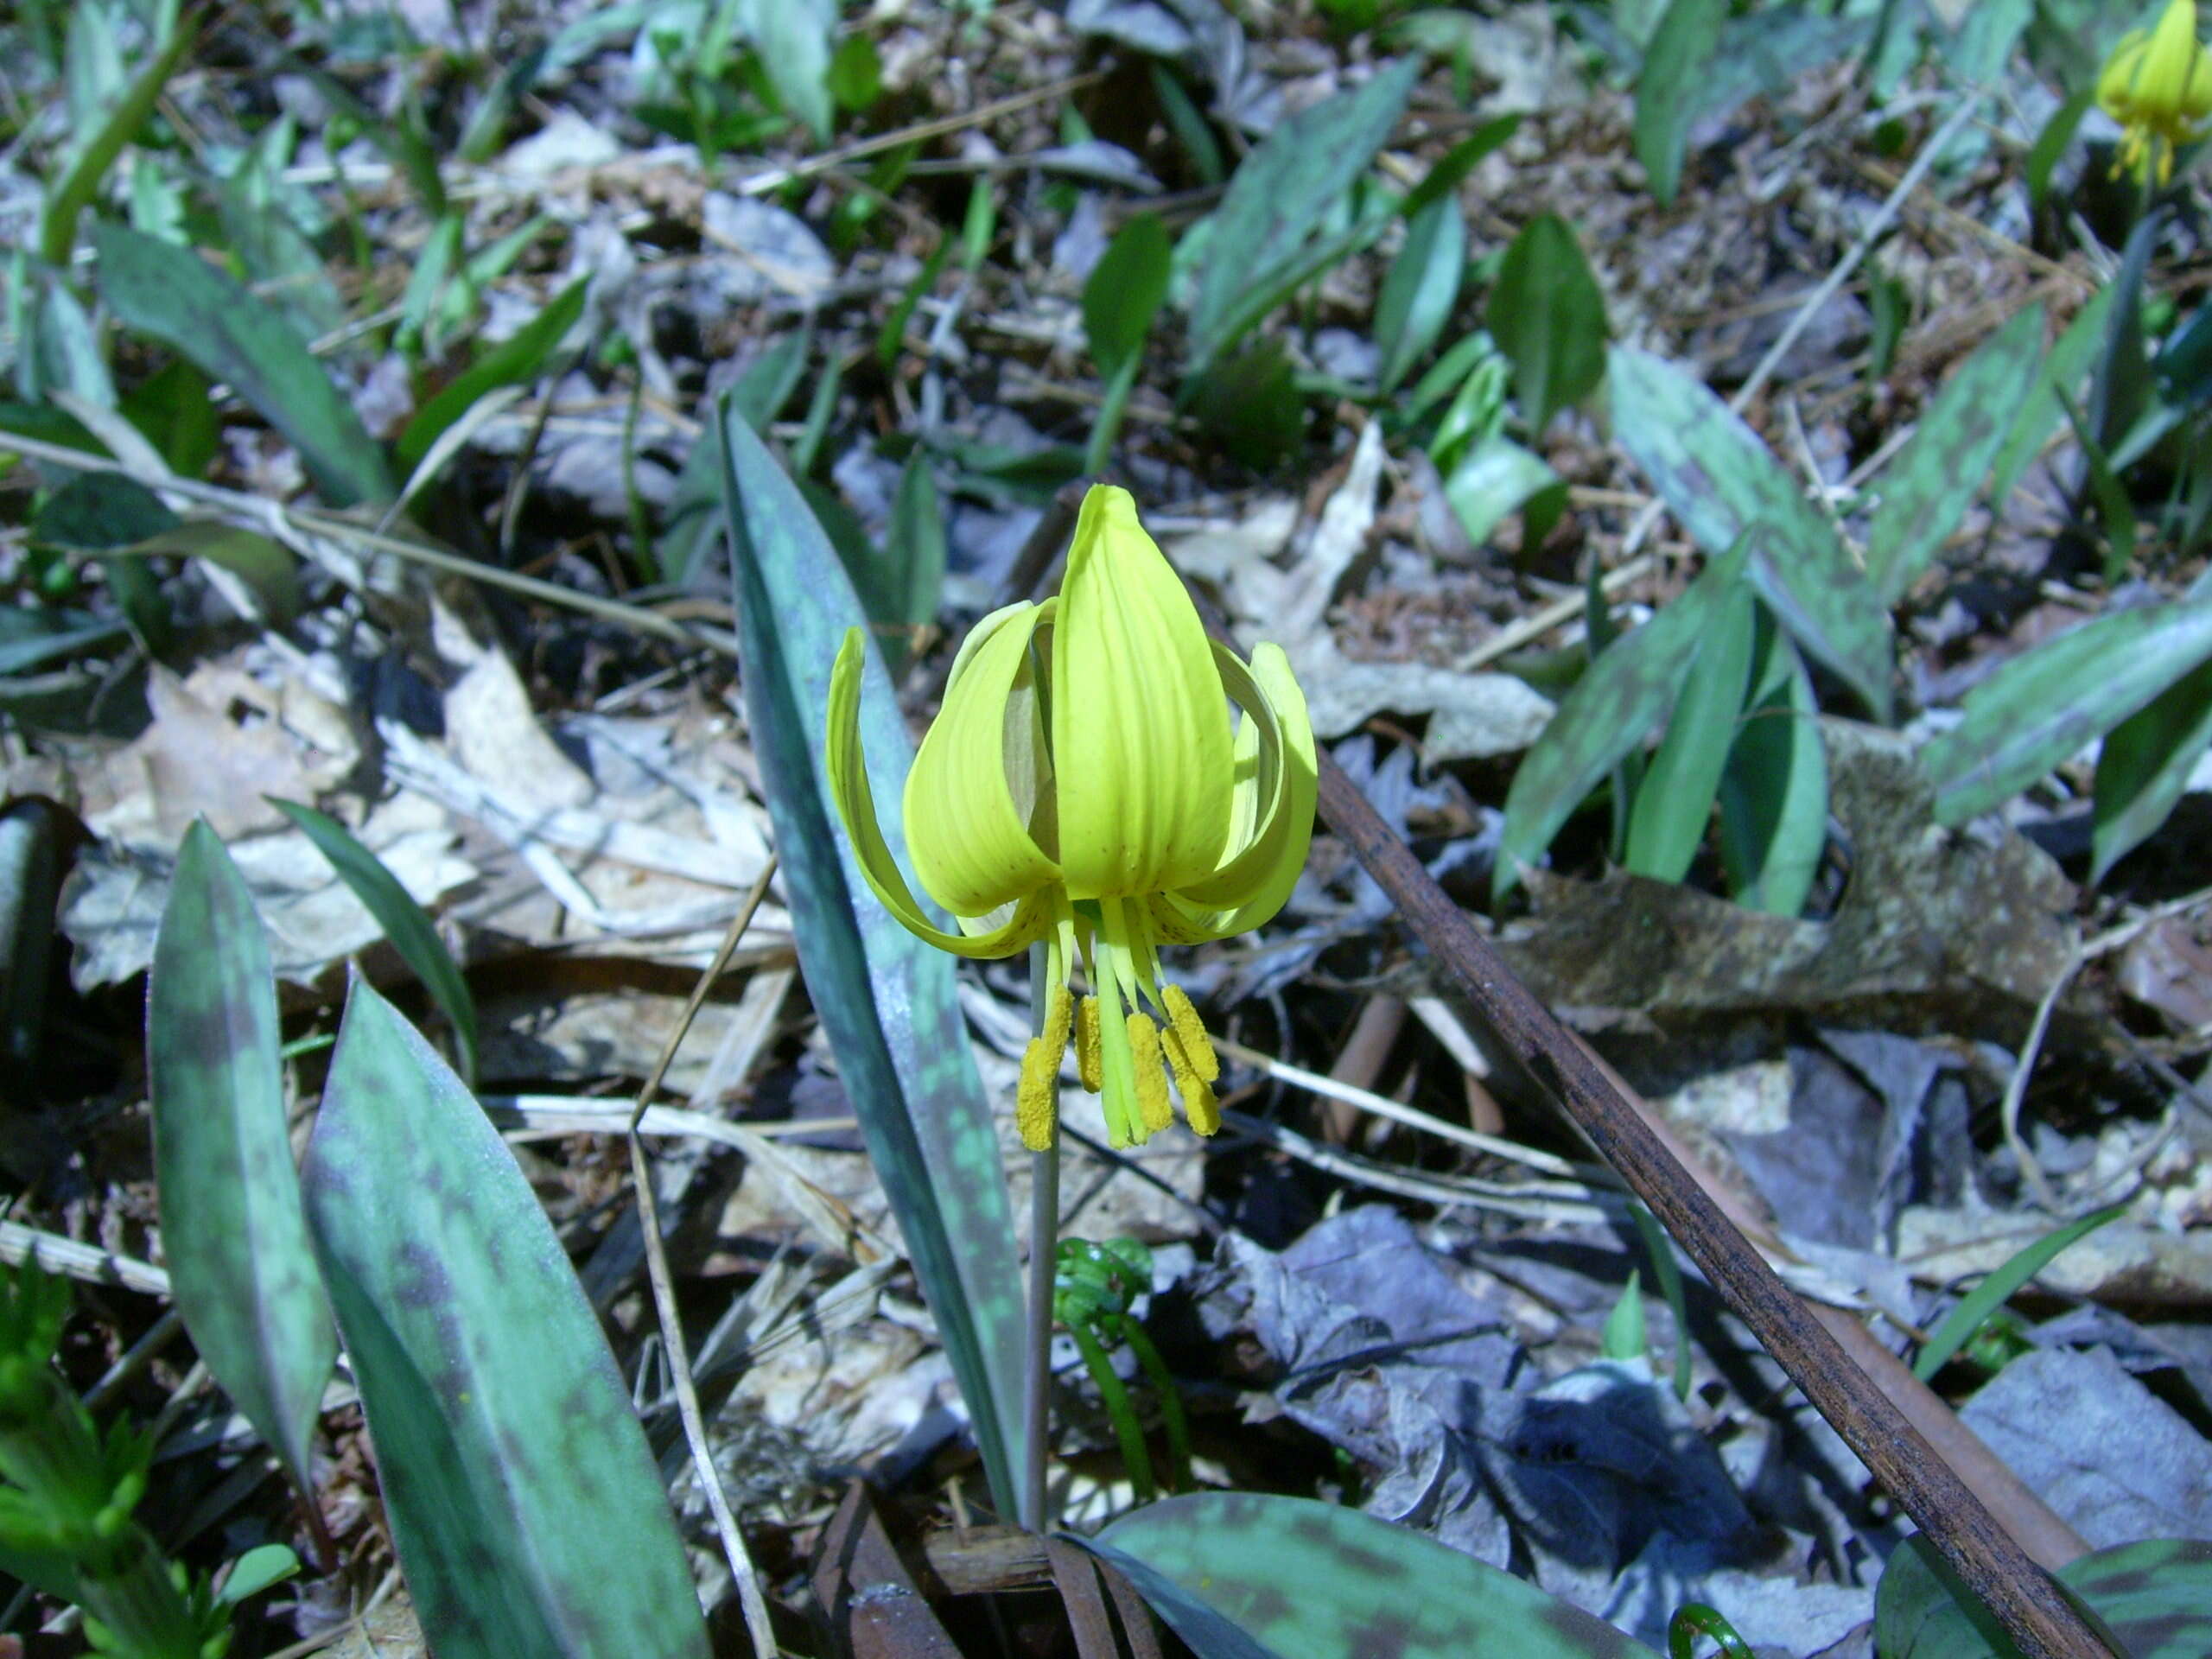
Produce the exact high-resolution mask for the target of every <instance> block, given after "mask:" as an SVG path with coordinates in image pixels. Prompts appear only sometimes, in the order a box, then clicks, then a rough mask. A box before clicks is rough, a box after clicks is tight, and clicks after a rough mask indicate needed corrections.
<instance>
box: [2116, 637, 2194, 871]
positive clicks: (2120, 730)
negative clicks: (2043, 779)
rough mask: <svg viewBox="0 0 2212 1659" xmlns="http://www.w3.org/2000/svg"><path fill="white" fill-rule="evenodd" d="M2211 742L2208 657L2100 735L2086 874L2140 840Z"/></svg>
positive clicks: (2164, 813) (2184, 786)
mask: <svg viewBox="0 0 2212 1659" xmlns="http://www.w3.org/2000/svg"><path fill="white" fill-rule="evenodd" d="M2208 748H2212V661H2208V662H2205V663H2201V664H2198V665H2197V666H2196V668H2193V669H2191V670H2190V671H2189V672H2188V673H2186V674H2184V675H2183V676H2182V677H2180V678H2179V679H2177V680H2176V681H2175V682H2174V683H2172V684H2171V685H2170V686H2168V687H2167V688H2166V689H2165V690H2163V691H2161V692H2160V693H2158V696H2155V697H2153V698H2152V700H2151V701H2150V702H2147V703H2145V705H2144V706H2143V707H2142V708H2141V709H2139V710H2138V711H2137V712H2136V713H2134V714H2133V715H2129V716H2128V717H2127V718H2126V720H2123V721H2120V724H2119V725H2117V726H2115V727H2113V728H2112V730H2111V731H2110V732H2108V733H2107V734H2106V736H2105V741H2104V747H2102V748H2101V749H2100V750H2099V751H2098V752H2097V788H2096V807H2095V812H2094V823H2093V827H2092V830H2091V845H2092V847H2093V848H2094V858H2093V860H2092V861H2091V863H2090V867H2089V871H2090V874H2089V879H2090V880H2093V881H2101V880H2104V879H2105V874H2106V873H2107V871H2109V870H2110V869H2111V868H2112V867H2113V865H2115V864H2117V863H2119V862H2120V860H2121V859H2123V858H2125V857H2126V856H2127V855H2128V854H2130V853H2132V852H2133V851H2134V850H2135V849H2136V848H2138V847H2139V846H2140V845H2142V843H2143V842H2144V841H2145V840H2146V839H2147V838H2148V837H2149V836H2151V834H2152V831H2154V830H2156V829H2158V826H2159V825H2160V824H2162V823H2164V822H2165V821H2166V818H2167V817H2168V815H2169V814H2171V812H2172V811H2173V810H2174V806H2175V804H2176V803H2177V802H2178V801H2179V800H2180V799H2181V798H2182V796H2183V793H2184V792H2186V791H2187V790H2188V788H2189V780H2190V775H2191V774H2192V773H2193V772H2196V763H2197V762H2198V761H2199V760H2202V759H2203V758H2204V754H2205V751H2206V750H2207V749H2208Z"/></svg>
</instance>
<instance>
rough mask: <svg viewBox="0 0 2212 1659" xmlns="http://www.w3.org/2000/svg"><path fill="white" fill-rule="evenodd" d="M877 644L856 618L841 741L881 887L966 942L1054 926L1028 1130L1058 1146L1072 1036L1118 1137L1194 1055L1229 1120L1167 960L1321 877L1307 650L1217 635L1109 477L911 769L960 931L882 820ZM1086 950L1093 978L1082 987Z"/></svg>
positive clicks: (1203, 1088)
mask: <svg viewBox="0 0 2212 1659" xmlns="http://www.w3.org/2000/svg"><path fill="white" fill-rule="evenodd" d="M864 650H865V645H864V644H863V641H862V639H861V631H860V630H859V629H857V628H855V629H853V630H851V631H849V632H848V633H847V634H846V636H845V642H844V645H843V648H842V650H841V651H839V652H838V653H837V663H836V669H835V670H834V671H833V672H832V674H831V676H830V683H829V741H828V745H827V747H828V760H829V779H830V791H831V793H832V794H833V795H834V796H835V797H836V802H837V810H838V813H839V815H840V816H841V817H842V818H843V820H844V823H845V832H846V834H847V835H848V836H850V837H851V840H852V843H853V847H854V849H855V853H856V854H857V855H858V861H859V864H860V867H861V873H862V874H864V875H865V876H866V877H867V879H868V886H869V887H872V888H873V889H874V892H875V896H876V897H877V898H878V899H880V900H882V902H883V905H884V907H885V908H886V909H887V910H888V911H889V912H891V914H892V915H893V916H894V917H896V918H898V920H899V923H900V924H901V925H904V926H905V927H906V930H907V931H909V932H911V933H913V934H915V935H916V936H917V937H918V938H922V939H925V940H926V941H927V942H928V943H930V944H933V945H936V946H938V948H939V949H941V950H950V951H952V952H954V953H955V954H956V955H958V956H963V957H1006V956H1011V955H1013V954H1014V952H1015V951H1017V950H1025V949H1027V948H1028V947H1029V946H1030V945H1032V944H1039V943H1041V944H1042V945H1043V947H1044V949H1043V951H1042V958H1043V963H1044V973H1045V980H1044V983H1043V985H1042V987H1041V988H1040V989H1039V995H1038V997H1037V1002H1038V1006H1039V1009H1040V1010H1041V1012H1040V1014H1039V1020H1038V1024H1039V1027H1040V1029H1039V1031H1038V1032H1037V1033H1036V1035H1035V1036H1034V1037H1033V1038H1032V1039H1031V1040H1030V1043H1029V1046H1028V1049H1027V1052H1026V1053H1025V1054H1024V1055H1023V1056H1022V1061H1021V1081H1020V1090H1019V1093H1018V1096H1017V1099H1018V1113H1017V1116H1018V1118H1019V1122H1020V1129H1021V1138H1022V1140H1023V1141H1024V1142H1025V1143H1026V1144H1027V1146H1029V1147H1031V1148H1033V1150H1037V1151H1042V1150H1044V1149H1045V1148H1046V1147H1049V1146H1051V1145H1052V1141H1053V1139H1054V1136H1055V1135H1056V1133H1057V1131H1058V1078H1059V1071H1060V1064H1061V1060H1062V1058H1063V1057H1064V1056H1065V1053H1066V1052H1067V1047H1068V1043H1069V1039H1070V1038H1071V1036H1072V1037H1073V1039H1074V1040H1075V1046H1076V1056H1077V1071H1078V1072H1079V1074H1080V1075H1081V1077H1082V1079H1083V1084H1084V1088H1086V1089H1088V1090H1090V1092H1092V1093H1093V1094H1096V1095H1098V1096H1101V1100H1102V1103H1103V1108H1104V1111H1105V1117H1106V1130H1107V1135H1108V1138H1109V1140H1110V1141H1112V1143H1113V1144H1114V1145H1115V1146H1116V1147H1123V1146H1128V1145H1131V1144H1133V1143H1141V1142H1142V1141H1144V1140H1145V1139H1146V1138H1147V1136H1149V1135H1152V1134H1153V1132H1154V1131H1155V1130H1157V1129H1162V1128H1166V1127H1167V1125H1168V1124H1169V1122H1172V1121H1173V1114H1172V1112H1171V1111H1170V1109H1169V1105H1168V1094H1167V1080H1168V1077H1169V1076H1171V1075H1172V1076H1173V1079H1174V1084H1175V1090H1176V1093H1177V1094H1178V1095H1179V1096H1181V1098H1182V1103H1183V1115H1184V1116H1185V1119H1186V1120H1187V1121H1188V1122H1189V1123H1190V1125H1191V1127H1192V1128H1193V1129H1195V1130H1197V1131H1198V1133H1199V1134H1201V1135H1211V1134H1212V1133H1213V1132H1214V1131H1215V1130H1216V1129H1217V1128H1220V1127H1221V1110H1220V1108H1219V1106H1218V1105H1217V1103H1215V1100H1214V1095H1213V1090H1212V1087H1211V1084H1212V1083H1213V1080H1214V1079H1215V1078H1216V1077H1218V1076H1219V1075H1220V1066H1219V1064H1218V1062H1217V1061H1216V1059H1215V1058H1214V1052H1213V1046H1212V1044H1211V1042H1209V1041H1208V1040H1207V1038H1206V1033H1205V1027H1204V1026H1203V1025H1202V1024H1200V1022H1199V1020H1198V1014H1197V1011H1196V1010H1195V1009H1193V1008H1192V1006H1191V1001H1190V999H1189V997H1187V996H1186V995H1184V993H1183V991H1182V989H1181V988H1179V987H1178V986H1175V985H1173V984H1170V983H1166V982H1163V981H1162V979H1161V978H1160V958H1159V948H1160V945H1162V944H1196V943H1198V942H1199V941H1201V940H1205V939H1218V938H1226V937H1228V936H1229V935H1230V934H1232V933H1242V932H1244V931H1248V930H1249V929H1252V928H1255V927H1257V926H1258V925H1260V924H1261V923H1262V922H1264V921H1266V920H1267V919H1268V918H1270V917H1272V916H1273V915H1274V913H1275V912H1277V911H1278V910H1280V909H1281V908H1282V904H1283V900H1284V899H1287V898H1288V897H1289V895H1290V890H1291V887H1292V886H1293V885H1294V883H1295V882H1296V881H1297V880H1298V873H1299V870H1300V868H1301V867H1302V866H1303V865H1304V864H1305V861H1306V846H1307V843H1308V842H1309V841H1310V840H1311V838H1312V836H1313V804H1314V795H1315V784H1316V777H1315V771H1314V753H1313V728H1312V726H1311V725H1310V723H1309V722H1308V721H1307V718H1306V698H1305V695H1304V693H1302V692H1301V691H1300V690H1299V689H1298V682H1297V681H1296V680H1295V679H1294V677H1292V675H1291V671H1290V663H1289V659H1288V658H1286V657H1285V656H1284V655H1283V653H1282V652H1281V648H1280V647H1278V646H1275V645H1261V646H1259V647H1258V648H1257V649H1256V650H1255V651H1254V652H1253V653H1252V659H1251V661H1250V662H1249V664H1248V663H1246V662H1244V661H1243V660H1242V659H1241V658H1238V657H1237V656H1236V653H1235V652H1232V651H1230V649H1228V647H1226V646H1224V645H1217V644H1215V643H1214V642H1213V641H1212V640H1211V639H1208V638H1207V637H1206V632H1205V628H1204V627H1203V626H1201V625H1200V623H1199V621H1198V611H1197V609H1196V608H1195V607H1193V606H1192V603H1191V598H1190V595H1189V594H1188V593H1186V592H1185V590H1184V588H1183V584H1182V582H1181V580H1180V578H1179V577H1178V576H1177V575H1176V574H1175V572H1174V570H1173V569H1172V568H1170V566H1169V565H1168V563H1167V560H1166V557H1165V556H1163V555H1162V554H1161V553H1160V549H1159V548H1158V546H1157V545H1155V544H1154V542H1153V539H1152V537H1150V536H1148V535H1147V534H1146V533H1145V531H1144V529H1143V527H1142V526H1141V524H1139V523H1138V522H1137V511H1136V503H1135V501H1134V500H1132V499H1130V497H1129V493H1128V491H1126V490H1119V489H1115V488H1113V487H1111V486H1106V485H1098V486H1093V487H1092V488H1091V490H1090V493H1088V494H1087V495H1085V496H1084V501H1083V507H1082V511H1081V512H1080V513H1079V514H1078V515H1077V520H1076V528H1075V540H1074V543H1073V544H1072V546H1071V548H1070V550H1069V552H1068V559H1067V575H1066V577H1065V580H1064V581H1063V582H1062V583H1061V585H1060V591H1059V593H1058V594H1057V595H1056V596H1055V597H1053V598H1051V599H1047V600H1046V601H1044V602H1043V603H1042V604H1032V603H1030V602H1028V601H1022V602H1020V603H1019V604H1014V605H1009V606H1007V607H1005V608H1004V609H1002V610H998V611H994V612H992V613H990V614H989V615H988V616H986V617H985V618H983V619H982V621H980V622H978V623H977V624H976V626H975V627H974V629H973V630H972V631H971V632H969V635H968V637H967V639H964V640H963V641H962V642H961V645H960V650H959V652H958V654H957V656H956V657H955V658H954V659H953V664H952V673H951V677H950V679H949V680H947V682H946V683H945V690H944V706H943V708H942V709H940V711H939V712H938V717H937V719H936V721H934V722H933V723H932V724H931V727H930V728H929V731H928V732H927V734H925V736H924V737H923V739H922V744H921V748H920V750H919V752H918V753H917V754H916V755H915V757H914V765H913V768H912V771H911V772H908V773H907V777H906V801H905V820H906V839H907V843H908V846H909V847H910V849H912V855H913V861H914V870H915V874H918V876H919V877H920V878H921V885H922V887H923V890H924V891H925V892H926V893H928V894H929V895H930V897H931V898H932V899H936V900H937V902H938V904H940V905H942V906H944V908H945V909H946V910H948V911H950V912H952V913H953V915H954V916H955V917H957V918H958V920H959V924H960V931H958V932H948V931H944V929H941V928H938V927H936V926H933V925H931V921H930V919H929V917H928V916H927V915H926V914H925V912H923V909H922V907H921V906H920V905H919V904H918V902H917V901H916V900H915V898H914V896H913V893H912V890H911V889H910V888H909V887H907V885H906V877H905V875H904V874H901V873H900V871H899V866H898V863H897V862H896V861H895V860H894V859H893V856H892V854H891V849H890V847H889V845H888V844H887V842H886V841H885V839H884V836H883V831H882V829H881V828H880V826H879V825H878V823H877V822H876V816H875V802H874V797H873V796H872V795H871V793H870V792H869V789H868V770H867V766H866V765H865V762H864V761H863V760H862V757H861V740H860V688H861V663H862V658H863V652H864ZM1232 705H1233V706H1234V709H1235V710H1236V718H1235V719H1234V721H1232V718H1231V714H1230V710H1231V707H1232ZM1078 964H1080V966H1081V967H1082V969H1083V970H1084V975H1085V976H1086V977H1087V979H1088V981H1089V983H1090V995H1085V996H1084V998H1083V999H1082V1001H1081V1002H1080V1003H1079V1004H1078V1003H1077V1001H1076V999H1075V995H1074V991H1073V988H1072V987H1071V980H1072V978H1073V976H1074V975H1075V973H1076V970H1077V966H1078Z"/></svg>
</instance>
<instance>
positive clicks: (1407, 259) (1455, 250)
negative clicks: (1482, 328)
mask: <svg viewBox="0 0 2212 1659" xmlns="http://www.w3.org/2000/svg"><path fill="white" fill-rule="evenodd" d="M1466 270H1467V220H1466V216H1465V214H1464V213H1461V212H1460V211H1459V202H1458V200H1455V199H1454V198H1453V197H1452V196H1450V195H1448V194H1447V195H1441V196H1439V197H1438V198H1437V199H1436V200H1433V201H1432V202H1430V203H1429V204H1428V205H1427V207H1423V208H1422V209H1421V211H1420V212H1419V213H1415V214H1414V216H1413V218H1412V219H1410V220H1409V221H1408V223H1407V226H1406V245H1405V246H1404V247H1402V248H1401V249H1400V250H1399V251H1398V257H1396V258H1395V259H1394V260H1393V261H1391V263H1390V270H1389V275H1388V276H1386V277H1383V291H1382V292H1381V293H1380V294H1378V295H1377V296H1376V300H1375V344H1376V348H1377V349H1378V350H1379V351H1380V352H1381V353H1382V363H1381V366H1380V367H1379V368H1378V369H1377V370H1376V385H1377V387H1378V388H1379V389H1380V390H1381V391H1386V392H1388V391H1395V389H1396V388H1397V385H1398V383H1399V382H1400V381H1401V380H1403V379H1404V378H1406V376H1407V375H1408V373H1409V372H1412V369H1413V366H1414V364H1415V363H1418V362H1419V361H1420V360H1421V358H1422V357H1423V356H1425V355H1426V354H1427V352H1428V349H1429V347H1431V346H1433V345H1435V344H1436V341H1437V337H1438V336H1439V335H1440V334H1443V332H1444V325H1445V324H1446V323H1447V322H1449V321H1451V320H1452V305H1453V303H1454V302H1457V301H1458V299H1459V282H1460V279H1461V278H1462V277H1464V276H1465V274H1466Z"/></svg>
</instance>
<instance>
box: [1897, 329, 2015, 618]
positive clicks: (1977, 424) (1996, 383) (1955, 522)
mask: <svg viewBox="0 0 2212 1659" xmlns="http://www.w3.org/2000/svg"><path fill="white" fill-rule="evenodd" d="M2042 360H2043V308H2042V307H2041V306H2039V305H2031V306H2030V307H2028V308H2026V309H2025V310H2024V311H2022V312H2021V313H2020V314H2019V315H2017V316H2015V317H2014V318H2013V319H2012V321H2010V322H2008V323H2006V324H2005V327H2002V328H2000V329H1999V330H1998V331H1997V333H1995V334H1993V335H1991V336H1990V337H1989V339H1988V340H1986V341H1985V342H1984V343H1983V345H1982V346H1981V349H1980V350H1979V351H1977V352H1976V353H1974V355H1973V356H1972V357H1970V358H1968V359H1967V360H1966V362H1965V364H1964V365H1962V366H1961V368H1960V370H1959V372H1957V373H1956V374H1954V375H1953V376H1952V377H1951V378H1950V380H1949V381H1948V383H1947V384H1946V385H1944V387H1943V389H1942V391H1940V392H1938V393H1937V394H1936V401H1935V402H1934V403H1932V404H1929V408H1928V412H1927V413H1926V414H1924V415H1923V416H1921V418H1920V424H1919V426H1918V427H1917V428H1916V429H1915V430H1914V432H1913V435H1912V436H1911V437H1910V439H1909V440H1908V441H1907V442H1906V443H1905V446H1904V448H1903V449H1901V450H1899V451H1898V452H1897V457H1896V459H1895V460H1893V461H1891V463H1890V466H1889V470H1888V471H1887V472H1885V474H1883V475H1882V480H1881V495H1882V501H1881V505H1879V506H1878V507H1877V508H1876V509H1875V510H1874V518H1873V521H1872V523H1871V524H1868V525H1867V527H1866V575H1867V579H1868V580H1869V581H1871V582H1872V583H1873V584H1874V587H1875V589H1876V591H1877V592H1878V593H1879V594H1881V596H1882V598H1883V600H1884V601H1885V602H1891V603H1894V602H1895V601H1897V599H1898V598H1899V597H1900V596H1901V595H1902V594H1904V590H1905V589H1906V588H1910V587H1911V586H1912V584H1913V582H1915V581H1916V580H1917V579H1918V577H1919V575H1920V573H1921V572H1922V571H1923V570H1925V569H1927V568H1928V565H1929V561H1930V560H1932V559H1933V558H1934V557H1935V556H1936V552H1937V550H1939V549H1941V548H1942V545H1943V543H1944V542H1945V541H1946V540H1948V538H1949V537H1950V534H1951V532H1952V531H1955V530H1956V529H1957V528H1958V527H1959V521H1960V520H1961V518H1965V517H1966V512H1967V507H1968V506H1970V505H1973V502H1974V495H1975V493H1976V492H1977V491H1979V490H1980V487H1981V481H1982V479H1983V478H1984V476H1986V474H1987V473H1988V471H1989V467H1990V463H1991V462H1992V461H1994V460H1995V459H1996V458H1997V453H1998V450H1999V447H2000V446H2002V445H2003V443H2004V442H2005V439H2006V437H2007V436H2009V435H2010V434H2011V432H2012V421H2013V418H2014V416H2015V413H2016V411H2018V410H2019V409H2020V407H2021V405H2022V404H2024V403H2025V402H2026V400H2027V397H2028V393H2029V391H2030V390H2031V388H2032V387H2033V385H2035V378H2036V369H2037V365H2039V364H2040V363H2041V362H2042Z"/></svg>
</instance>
